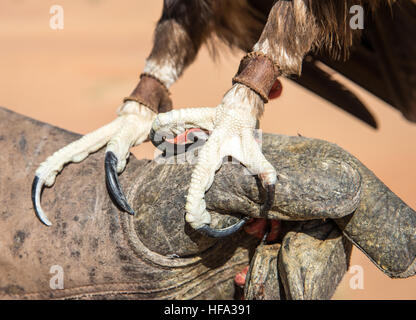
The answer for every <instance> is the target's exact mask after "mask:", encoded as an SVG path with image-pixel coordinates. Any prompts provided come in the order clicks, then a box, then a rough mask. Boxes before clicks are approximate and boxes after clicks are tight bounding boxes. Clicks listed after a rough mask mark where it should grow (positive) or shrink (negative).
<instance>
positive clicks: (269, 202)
mask: <svg viewBox="0 0 416 320" xmlns="http://www.w3.org/2000/svg"><path fill="white" fill-rule="evenodd" d="M264 188H265V189H266V200H265V201H264V203H263V205H262V206H261V213H262V214H264V215H265V214H267V212H269V210H270V209H271V208H272V206H273V203H274V193H275V190H276V184H267V185H265V186H264Z"/></svg>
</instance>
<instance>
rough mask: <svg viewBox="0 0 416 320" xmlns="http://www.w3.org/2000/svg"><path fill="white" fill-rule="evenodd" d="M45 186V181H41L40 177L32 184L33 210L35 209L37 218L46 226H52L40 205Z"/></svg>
mask: <svg viewBox="0 0 416 320" xmlns="http://www.w3.org/2000/svg"><path fill="white" fill-rule="evenodd" d="M44 184H45V181H44V179H41V178H40V177H38V176H35V178H34V179H33V183H32V203H33V208H34V209H35V212H36V216H37V217H38V218H39V220H40V221H41V222H42V223H43V224H44V225H46V226H51V225H52V223H51V222H50V221H49V220H48V218H47V217H46V214H45V212H43V210H42V207H41V205H40V195H41V193H42V189H43V185H44Z"/></svg>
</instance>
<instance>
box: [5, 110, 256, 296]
mask: <svg viewBox="0 0 416 320" xmlns="http://www.w3.org/2000/svg"><path fill="white" fill-rule="evenodd" d="M77 138H79V135H76V134H73V133H70V132H67V131H64V130H61V129H58V128H56V127H52V126H50V125H47V124H44V123H40V122H38V121H35V120H32V119H28V118H26V117H23V116H21V115H18V114H15V113H12V112H10V111H7V110H5V109H0V149H1V150H3V152H2V153H1V154H0V203H1V207H0V208H1V209H0V298H1V299H22V298H24V299H49V298H82V299H89V298H94V299H97V298H106V299H155V298H158V299H191V298H200V299H231V298H232V297H233V294H234V284H233V277H234V275H235V273H236V272H238V271H239V270H240V269H241V268H242V267H243V266H244V265H245V264H247V263H248V250H249V248H250V246H252V245H253V241H252V239H248V238H247V239H241V235H237V236H236V237H234V238H233V239H228V240H227V241H224V242H223V243H222V244H216V243H212V242H211V243H210V245H208V246H205V247H204V249H205V250H204V251H205V252H204V253H202V252H201V251H202V250H199V251H198V252H195V251H193V252H191V251H190V252H186V248H181V250H183V253H184V254H185V255H186V254H188V255H189V256H188V257H186V258H183V259H182V258H176V259H174V258H169V257H166V256H164V255H163V252H161V253H159V252H153V251H152V250H149V249H148V248H146V247H145V246H143V245H142V244H141V243H140V242H138V239H139V238H138V237H137V236H136V234H134V233H135V231H134V230H132V229H131V228H129V224H134V218H132V217H131V216H129V215H128V214H126V213H124V212H120V211H118V209H117V208H116V207H115V206H114V204H113V203H112V202H111V200H110V198H109V196H108V194H107V191H106V187H105V178H104V155H103V152H99V153H96V154H94V155H92V156H90V157H89V158H88V159H87V160H85V161H84V162H82V164H81V165H80V164H70V165H67V166H66V167H65V168H64V170H63V172H62V173H61V174H60V175H58V177H57V181H56V183H55V185H54V186H53V188H47V189H45V190H44V191H43V197H42V205H43V208H44V209H45V210H46V212H47V213H48V215H49V216H50V218H51V222H52V223H53V225H52V226H51V227H46V226H45V225H43V224H41V223H40V222H39V220H38V219H37V217H36V216H35V214H34V211H33V208H32V203H31V200H30V199H31V196H30V190H31V182H32V179H33V177H34V172H35V169H36V168H37V166H38V165H39V164H40V163H41V162H42V161H44V160H45V158H46V157H47V156H48V155H50V154H52V153H53V152H54V151H56V150H57V149H58V148H60V147H63V146H64V145H66V144H68V143H70V142H71V141H73V140H75V139H77ZM146 163H148V161H147V160H145V161H137V160H134V159H132V161H130V163H129V165H128V167H127V170H126V171H125V173H124V174H123V175H122V176H121V178H122V179H121V181H122V184H123V185H126V186H127V185H129V183H132V180H134V178H135V176H137V173H138V172H140V169H141V167H143V166H144V165H145V164H146ZM126 178H127V179H126ZM135 209H136V208H135ZM138 212H139V213H141V212H143V211H138ZM166 221H168V220H166ZM159 228H160V226H158V225H156V224H153V230H151V232H153V233H159V234H160V236H161V237H163V238H164V239H165V241H168V242H169V234H164V233H163V232H162V231H160V229H159ZM181 234H182V237H183V238H186V237H188V236H187V235H186V234H185V233H184V232H183V231H182V233H181ZM133 237H134V238H133ZM139 240H140V239H139ZM195 241H197V242H198V240H195ZM171 246H173V247H174V246H175V242H174V241H172V243H171ZM211 247H212V248H211ZM210 248H211V249H210ZM219 252H220V253H219ZM53 266H60V267H62V270H63V272H64V273H63V276H64V277H63V279H64V289H62V290H59V289H52V288H51V287H50V281H51V279H52V278H53V276H54V275H56V273H54V272H53V273H50V271H53V269H52V270H51V268H52V267H53Z"/></svg>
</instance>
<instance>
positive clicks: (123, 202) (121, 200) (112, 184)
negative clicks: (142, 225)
mask: <svg viewBox="0 0 416 320" xmlns="http://www.w3.org/2000/svg"><path fill="white" fill-rule="evenodd" d="M117 163H118V160H117V157H116V156H115V154H114V153H113V152H111V151H107V152H106V154H105V182H106V185H107V189H108V193H109V194H110V196H111V198H112V199H113V200H114V201H115V202H116V203H117V205H118V206H119V207H120V208H121V209H123V210H124V211H126V212H128V213H130V214H132V215H134V210H133V209H132V208H131V207H130V206H129V204H128V202H127V199H126V197H125V195H124V193H123V191H122V190H121V187H120V182H119V181H118V175H117Z"/></svg>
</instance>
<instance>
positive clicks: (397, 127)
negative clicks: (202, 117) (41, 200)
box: [0, 0, 416, 299]
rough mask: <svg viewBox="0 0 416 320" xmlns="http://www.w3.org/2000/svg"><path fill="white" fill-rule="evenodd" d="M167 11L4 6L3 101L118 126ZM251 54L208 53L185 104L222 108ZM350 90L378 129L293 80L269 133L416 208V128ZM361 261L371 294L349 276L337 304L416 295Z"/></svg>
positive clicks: (77, 123)
mask: <svg viewBox="0 0 416 320" xmlns="http://www.w3.org/2000/svg"><path fill="white" fill-rule="evenodd" d="M54 4H59V5H61V6H63V8H64V29H63V30H52V29H51V28H50V27H49V19H50V17H51V14H50V13H49V9H50V7H51V6H52V5H54ZM161 8H162V1H161V0H159V1H145V0H128V1H127V0H124V1H116V0H88V1H87V0H84V1H80V0H78V1H70V0H61V1H49V0H42V1H29V0H2V1H1V2H0V46H1V50H0V105H1V106H4V107H7V108H9V109H12V110H14V111H16V112H19V113H21V114H24V115H27V116H29V117H32V118H35V119H38V120H41V121H44V122H48V123H50V124H53V125H55V126H58V127H62V128H65V129H68V130H71V131H74V132H78V133H82V134H85V133H87V132H90V131H92V130H94V129H96V128H98V127H100V126H102V125H104V124H106V123H108V122H109V121H111V120H113V119H114V118H115V111H116V108H117V107H118V106H119V105H120V102H121V100H122V98H123V97H125V96H126V95H128V94H129V93H130V92H131V90H132V89H133V88H134V86H135V85H136V83H137V81H138V75H139V73H140V72H141V70H142V69H143V66H144V60H145V58H146V57H147V55H148V53H149V52H150V49H151V44H152V36H153V28H154V26H155V23H156V22H157V20H158V18H159V16H160V13H161ZM241 57H242V53H241V52H235V53H234V55H233V54H231V53H230V52H228V51H227V52H225V53H224V54H223V55H222V56H221V58H220V60H219V61H217V62H213V61H212V60H211V59H210V57H209V55H208V53H207V51H206V50H205V49H203V50H202V51H201V52H200V54H199V56H198V58H197V60H196V62H195V63H194V64H193V65H192V66H191V67H190V68H189V69H188V70H187V71H186V72H185V74H184V76H183V78H182V79H181V80H180V81H179V82H178V83H177V84H175V85H174V86H173V87H172V88H171V91H172V98H173V101H174V105H175V107H190V106H215V105H217V104H218V103H219V102H220V101H221V98H222V96H223V94H224V92H225V91H226V90H227V89H228V88H230V84H231V78H232V76H233V75H234V72H235V71H236V68H237V66H238V61H239V59H240V58H241ZM349 85H350V87H352V88H353V89H354V92H356V93H357V94H358V95H359V96H360V97H361V98H363V99H364V101H365V102H366V103H367V105H368V106H369V108H370V110H371V111H372V112H373V113H374V114H375V116H376V118H377V120H378V122H379V126H380V129H379V130H378V131H375V130H373V129H371V128H369V127H368V126H366V125H364V124H363V123H361V122H359V121H358V120H355V119H354V118H353V117H351V116H349V115H348V114H346V113H344V112H343V111H340V110H338V109H337V108H335V107H334V106H332V105H331V104H330V103H328V102H326V101H324V100H322V99H321V98H319V97H317V96H315V95H314V94H312V93H310V92H307V91H306V90H304V89H302V88H300V87H298V86H297V85H296V84H294V83H292V82H290V81H288V80H283V86H284V91H283V95H282V97H281V98H280V99H277V100H275V101H273V102H271V103H269V104H268V105H267V107H266V112H265V114H264V117H263V119H262V122H261V128H262V129H263V130H264V131H265V132H273V133H283V134H289V135H296V134H297V133H300V134H302V135H304V136H308V137H314V138H321V139H326V140H328V141H331V142H334V143H336V144H338V145H340V146H341V147H343V148H345V149H346V150H348V151H349V152H351V153H352V154H354V155H355V156H357V157H358V158H359V159H360V160H361V161H362V162H363V163H364V164H365V165H367V166H368V167H369V168H370V169H371V170H373V171H374V172H375V174H376V175H377V176H378V177H379V178H380V179H381V180H382V181H384V183H385V184H386V185H387V186H389V187H390V189H392V190H393V191H394V192H395V193H396V194H398V195H399V196H400V197H401V198H402V199H403V200H404V201H405V202H406V203H407V204H409V205H410V206H411V207H412V208H416V149H415V139H416V125H414V124H411V123H409V122H407V121H405V120H404V118H403V117H402V116H401V114H399V113H398V112H396V111H395V110H393V109H392V108H391V107H389V106H388V105H387V104H385V103H384V102H382V101H380V100H379V99H377V98H375V97H374V96H372V95H371V94H369V93H367V92H365V91H364V90H362V89H360V88H359V87H357V86H354V85H352V84H349ZM134 154H135V155H136V156H137V157H140V158H144V157H146V158H151V157H152V155H153V146H152V145H151V144H149V143H147V144H145V145H142V146H139V147H137V148H135V149H134ZM28 179H31V177H28ZM351 264H352V265H360V266H362V267H363V268H364V289H363V290H360V289H356V290H353V289H352V288H351V287H350V284H349V283H350V280H351V277H353V274H349V273H347V274H346V275H345V277H344V279H343V281H342V284H341V285H340V287H339V288H338V290H337V292H336V294H335V296H334V299H415V298H416V278H413V279H406V280H392V279H389V278H388V277H387V276H385V275H384V274H382V273H381V271H379V270H378V269H377V268H376V267H375V266H374V265H373V264H372V263H371V262H369V260H368V259H367V258H366V257H365V256H364V255H363V254H362V253H361V252H359V251H358V250H357V249H354V250H353V257H352V263H351Z"/></svg>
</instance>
